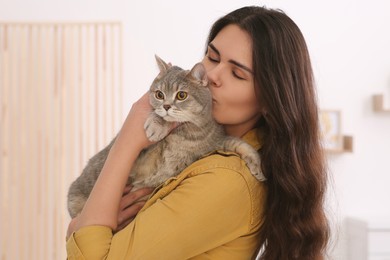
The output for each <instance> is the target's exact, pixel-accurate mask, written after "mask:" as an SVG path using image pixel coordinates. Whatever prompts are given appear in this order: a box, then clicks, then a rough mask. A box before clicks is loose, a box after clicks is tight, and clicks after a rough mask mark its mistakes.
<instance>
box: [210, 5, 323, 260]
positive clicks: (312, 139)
mask: <svg viewBox="0 0 390 260" xmlns="http://www.w3.org/2000/svg"><path fill="white" fill-rule="evenodd" d="M229 24H235V25H238V26H239V27H240V28H241V29H242V30H244V31H246V32H247V33H248V34H249V35H250V36H251V38H252V46H253V71H254V82H255V87H256V96H257V99H258V102H259V104H261V107H262V108H264V109H263V111H262V117H261V119H260V120H259V122H258V125H259V126H261V128H262V129H265V133H266V135H265V137H264V139H263V146H262V149H261V150H260V151H259V153H260V155H261V157H262V170H263V172H264V174H265V176H266V177H267V182H266V185H267V190H268V194H267V199H266V205H265V218H264V223H263V226H262V228H261V231H260V237H259V239H260V243H261V245H262V250H261V259H266V260H284V259H286V260H287V259H288V260H291V259H299V260H304V259H310V260H313V259H314V260H316V259H323V258H324V255H325V253H326V246H327V243H328V238H329V228H328V221H327V218H326V215H325V212H324V194H325V189H326V180H327V170H326V163H325V158H324V154H323V149H322V147H321V143H320V135H319V120H318V108H317V100H316V91H315V85H314V77H313V72H312V67H311V63H310V57H309V53H308V50H307V46H306V43H305V39H304V37H303V35H302V33H301V31H300V29H299V28H298V26H297V25H296V24H295V23H294V22H293V21H292V20H291V19H290V18H289V17H288V16H287V15H286V14H285V13H284V12H282V11H280V10H274V9H268V8H265V7H257V6H251V7H243V8H240V9H238V10H235V11H233V12H231V13H229V14H227V15H226V16H224V17H222V18H220V19H219V20H217V21H216V22H215V23H214V25H213V27H212V28H211V31H210V34H209V37H208V41H207V45H208V44H209V43H210V42H211V41H212V40H213V39H214V38H215V37H216V35H217V34H218V33H219V32H220V31H221V30H222V29H223V28H224V27H225V26H227V25H229Z"/></svg>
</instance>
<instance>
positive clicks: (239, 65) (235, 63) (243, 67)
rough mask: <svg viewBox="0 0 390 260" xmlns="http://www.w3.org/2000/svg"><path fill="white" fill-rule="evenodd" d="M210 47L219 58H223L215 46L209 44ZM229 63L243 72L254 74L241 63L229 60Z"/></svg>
mask: <svg viewBox="0 0 390 260" xmlns="http://www.w3.org/2000/svg"><path fill="white" fill-rule="evenodd" d="M209 47H210V49H212V50H213V51H215V53H217V54H218V55H219V56H221V54H220V52H219V50H218V49H217V48H216V47H215V46H214V44H212V43H209ZM228 62H229V63H232V64H234V65H236V66H237V67H240V68H241V69H243V70H246V71H248V72H249V73H251V74H253V71H252V70H251V69H250V68H248V67H247V66H245V65H244V64H241V63H239V62H238V61H235V60H229V61H228Z"/></svg>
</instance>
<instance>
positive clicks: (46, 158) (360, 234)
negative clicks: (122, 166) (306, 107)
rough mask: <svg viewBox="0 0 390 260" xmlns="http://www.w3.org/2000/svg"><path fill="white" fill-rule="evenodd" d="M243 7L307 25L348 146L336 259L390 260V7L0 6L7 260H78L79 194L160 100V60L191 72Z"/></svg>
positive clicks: (333, 158) (338, 158)
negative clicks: (90, 167)
mask: <svg viewBox="0 0 390 260" xmlns="http://www.w3.org/2000/svg"><path fill="white" fill-rule="evenodd" d="M244 5H265V6H267V7H271V8H279V9H282V10H283V11H284V12H286V13H287V14H288V15H289V16H290V17H291V18H292V19H293V20H294V21H295V22H296V23H297V24H298V26H299V27H300V29H301V30H302V32H303V34H304V36H305V38H306V41H307V44H308V47H309V51H310V54H311V57H312V63H313V68H314V72H315V77H316V83H317V87H318V96H319V103H320V108H321V110H323V111H336V112H337V115H338V117H339V119H338V120H339V121H337V126H336V128H337V131H338V133H339V134H340V135H342V136H344V135H345V136H347V137H348V138H345V139H343V138H341V139H340V140H341V141H340V142H341V148H340V149H339V151H329V152H328V163H329V171H330V186H329V190H328V196H327V211H328V215H329V218H330V221H331V226H332V241H331V244H330V247H329V259H354V260H356V259H377V260H379V259H382V260H384V259H390V206H389V200H390V189H389V183H390V164H389V160H390V112H389V110H390V47H389V46H390V33H389V25H390V16H389V15H388V13H389V11H390V2H388V1H385V0H373V1H370V2H367V1H361V0H353V1H352V0H341V1H336V0H329V1H310V0H297V1H288V0H265V1H243V0H242V1H236V0H214V1H204V0H199V1H179V0H170V1H157V0H154V1H148V0H146V1H125V0H110V1H108V0H100V1H92V0H77V1H76V0H67V1H64V0H62V1H60V0H51V1H49V0H34V1H31V0H13V1H10V0H0V120H1V121H0V123H1V124H0V149H1V153H0V156H1V158H0V202H1V205H0V211H1V212H0V228H1V230H0V259H7V260H8V259H39V260H41V259H64V258H65V257H66V256H65V232H66V228H67V224H68V222H69V216H68V213H67V209H66V194H67V189H68V187H69V185H70V183H71V182H72V180H74V179H75V178H76V177H77V176H78V175H79V174H80V173H81V170H82V168H83V167H84V166H85V164H86V163H87V160H88V158H90V157H91V156H92V155H93V154H95V153H96V152H97V151H98V150H100V149H102V148H103V147H104V146H105V144H107V143H108V142H109V141H110V140H111V139H112V138H113V136H114V135H115V133H116V132H117V131H118V130H119V127H120V125H121V122H122V121H123V120H124V118H125V116H126V114H127V111H128V110H129V108H130V107H131V104H132V103H133V102H134V101H136V100H137V99H138V98H139V97H140V96H141V95H142V94H143V93H144V92H146V91H147V90H148V88H149V85H150V83H151V82H152V80H153V78H154V77H155V76H156V75H157V71H158V70H157V66H156V64H155V59H154V55H155V54H157V55H159V56H160V57H161V58H163V59H164V60H166V61H171V62H172V63H173V64H177V65H179V66H181V67H183V68H190V67H192V65H193V64H195V63H196V62H198V61H200V60H201V59H202V56H203V54H204V49H205V42H206V36H207V34H208V30H209V28H210V26H211V25H212V23H213V22H214V21H215V20H216V19H217V18H219V17H220V16H223V15H224V14H226V13H228V12H230V11H232V10H233V9H236V8H238V7H241V6H244ZM374 95H379V97H381V98H383V103H382V104H381V102H380V100H379V101H378V100H377V101H375V102H374V100H375V98H374ZM374 104H376V105H377V106H376V109H374ZM381 110H383V111H381ZM343 140H346V141H347V142H346V143H345V145H343V143H342V142H343ZM343 147H345V149H342V148H343ZM386 205H387V206H386Z"/></svg>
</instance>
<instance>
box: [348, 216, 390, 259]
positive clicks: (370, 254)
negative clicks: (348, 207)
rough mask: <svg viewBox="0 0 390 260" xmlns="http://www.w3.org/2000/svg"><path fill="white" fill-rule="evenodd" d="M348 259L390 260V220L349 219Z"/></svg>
mask: <svg viewBox="0 0 390 260" xmlns="http://www.w3.org/2000/svg"><path fill="white" fill-rule="evenodd" d="M346 226H347V241H348V249H347V250H348V259H350V260H390V218H375V219H366V220H363V219H358V218H347V219H346Z"/></svg>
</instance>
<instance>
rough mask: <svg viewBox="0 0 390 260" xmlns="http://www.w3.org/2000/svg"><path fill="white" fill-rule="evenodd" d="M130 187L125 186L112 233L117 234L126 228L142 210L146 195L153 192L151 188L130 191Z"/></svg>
mask: <svg viewBox="0 0 390 260" xmlns="http://www.w3.org/2000/svg"><path fill="white" fill-rule="evenodd" d="M132 188H133V187H132V186H126V187H125V190H124V191H123V196H122V199H121V202H120V205H119V213H118V227H117V228H116V229H115V230H114V232H118V231H120V230H121V229H123V228H124V227H126V226H127V225H128V224H129V223H130V222H131V221H132V220H133V219H134V218H135V216H136V215H137V214H138V212H139V211H140V210H141V209H142V207H143V206H144V205H145V203H146V199H147V197H146V196H148V195H150V194H151V193H152V192H153V188H142V189H138V190H136V191H131V190H132Z"/></svg>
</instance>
